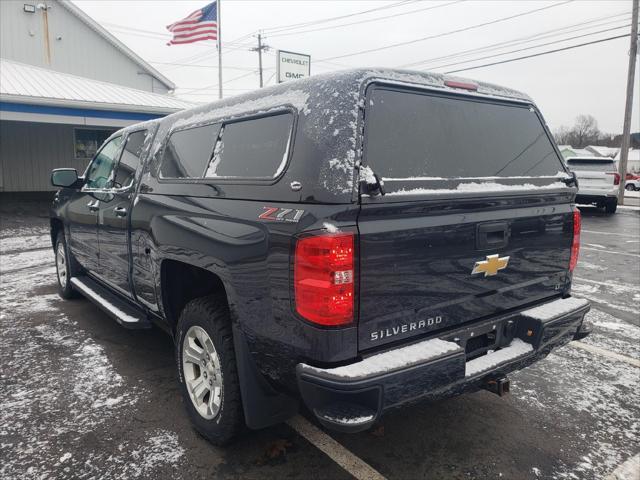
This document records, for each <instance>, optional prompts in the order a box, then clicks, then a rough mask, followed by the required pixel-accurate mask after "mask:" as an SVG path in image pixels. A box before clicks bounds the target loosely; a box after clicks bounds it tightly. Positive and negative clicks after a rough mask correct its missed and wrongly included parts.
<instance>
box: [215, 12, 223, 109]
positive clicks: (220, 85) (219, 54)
mask: <svg viewBox="0 0 640 480" xmlns="http://www.w3.org/2000/svg"><path fill="white" fill-rule="evenodd" d="M220 1H221V0H216V9H217V15H216V17H217V20H218V35H216V36H217V37H218V40H217V42H218V98H220V99H222V27H221V24H222V22H221V21H220Z"/></svg>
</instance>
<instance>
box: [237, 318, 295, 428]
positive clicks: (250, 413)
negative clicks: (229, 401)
mask: <svg viewBox="0 0 640 480" xmlns="http://www.w3.org/2000/svg"><path fill="white" fill-rule="evenodd" d="M232 328H233V346H234V348H235V353H236V364H237V367H238V380H239V382H240V393H241V394H242V408H243V410H244V418H245V422H246V424H247V427H249V428H251V429H254V430H258V429H260V428H265V427H269V426H271V425H276V424H278V423H281V422H284V421H285V420H287V419H288V418H291V417H292V416H293V415H295V414H296V413H297V412H298V401H297V400H296V399H294V398H292V397H290V396H288V395H284V394H282V393H279V392H276V391H275V390H274V388H273V387H272V386H271V385H270V384H269V382H267V380H266V379H265V378H264V377H263V376H262V374H261V373H260V372H259V371H258V368H257V367H256V364H255V362H254V361H253V356H252V355H251V352H250V351H249V345H248V344H247V340H246V338H245V336H244V333H243V332H242V330H240V329H239V328H238V327H237V326H236V325H235V324H234V325H233V327H232Z"/></svg>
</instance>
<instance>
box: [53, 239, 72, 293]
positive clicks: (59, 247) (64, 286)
mask: <svg viewBox="0 0 640 480" xmlns="http://www.w3.org/2000/svg"><path fill="white" fill-rule="evenodd" d="M54 253H55V255H56V274H57V277H58V294H59V295H60V296H61V297H62V298H65V299H70V298H76V297H77V296H78V293H77V292H76V291H75V290H74V289H73V287H72V286H71V277H73V276H76V274H77V273H78V267H77V265H76V263H75V260H74V259H73V258H72V257H71V256H70V255H69V248H68V247H67V242H66V239H65V236H64V232H63V231H59V232H58V235H57V237H56V245H55V249H54Z"/></svg>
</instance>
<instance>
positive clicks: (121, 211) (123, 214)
mask: <svg viewBox="0 0 640 480" xmlns="http://www.w3.org/2000/svg"><path fill="white" fill-rule="evenodd" d="M113 211H114V212H115V213H116V217H126V216H127V209H126V208H124V207H116V208H114V209H113Z"/></svg>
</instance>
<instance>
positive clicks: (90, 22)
mask: <svg viewBox="0 0 640 480" xmlns="http://www.w3.org/2000/svg"><path fill="white" fill-rule="evenodd" d="M58 3H59V4H60V5H62V6H63V7H64V8H65V9H67V10H68V11H69V12H71V14H73V15H75V16H76V17H78V18H79V19H80V20H81V21H82V22H83V23H85V24H86V25H87V26H88V27H89V28H91V29H92V30H93V31H94V32H96V33H97V34H98V35H100V36H101V37H103V38H104V39H105V40H106V41H107V42H109V43H110V44H111V45H113V46H114V47H115V48H116V49H117V50H119V51H120V52H122V53H123V54H124V55H126V56H127V57H129V58H130V59H131V60H133V61H134V62H135V63H137V64H138V65H140V67H141V68H142V69H143V70H145V71H146V72H147V73H149V74H150V75H152V76H153V77H155V78H156V79H158V80H159V81H160V82H161V83H163V84H164V85H166V86H167V88H169V90H175V88H176V85H175V83H173V82H172V81H171V80H169V79H168V78H167V77H165V76H164V75H162V74H161V73H160V72H159V71H158V70H156V69H155V68H153V67H152V66H151V65H149V64H148V63H147V62H145V61H144V60H143V59H142V58H141V57H140V56H138V55H136V53H134V52H133V51H132V50H131V49H130V48H129V47H127V46H126V45H125V44H124V43H122V42H121V41H120V40H118V39H117V38H116V37H115V36H113V35H112V34H111V33H109V32H108V31H107V30H106V29H105V28H104V27H103V26H102V25H100V24H99V23H98V22H96V21H95V20H94V19H93V18H91V17H90V16H89V15H87V14H86V13H84V12H83V11H82V10H81V9H80V8H78V7H77V6H76V5H74V4H73V3H72V2H71V1H69V0H60V1H59V2H58Z"/></svg>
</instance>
